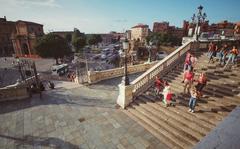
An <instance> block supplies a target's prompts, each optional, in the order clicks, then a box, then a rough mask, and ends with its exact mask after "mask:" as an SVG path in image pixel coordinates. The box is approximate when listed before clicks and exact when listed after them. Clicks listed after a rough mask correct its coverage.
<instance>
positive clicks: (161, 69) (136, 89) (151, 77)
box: [131, 41, 192, 97]
mask: <svg viewBox="0 0 240 149" xmlns="http://www.w3.org/2000/svg"><path fill="white" fill-rule="evenodd" d="M191 46H192V41H188V42H186V43H185V44H184V45H182V46H181V47H179V48H178V49H176V50H175V51H174V52H172V53H171V54H170V55H168V56H167V57H165V58H164V59H163V60H162V61H160V62H159V63H157V64H156V65H155V66H153V67H152V68H151V69H149V70H148V71H146V72H145V73H144V74H142V75H141V76H139V77H138V78H136V79H135V80H133V81H132V82H131V85H133V91H132V92H133V97H135V96H138V95H139V94H141V93H142V92H144V91H145V90H146V89H148V88H149V87H150V86H151V85H152V84H153V82H154V81H155V77H156V76H157V75H160V76H163V75H164V74H165V73H166V72H168V71H169V70H170V69H172V68H173V67H174V66H176V65H177V64H178V63H179V61H180V60H181V58H182V57H183V55H184V54H185V53H186V52H187V51H188V50H190V49H191Z"/></svg>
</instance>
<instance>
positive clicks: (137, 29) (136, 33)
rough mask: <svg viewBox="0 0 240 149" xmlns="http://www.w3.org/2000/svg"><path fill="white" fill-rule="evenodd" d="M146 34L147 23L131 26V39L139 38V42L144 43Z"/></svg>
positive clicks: (147, 29) (147, 33)
mask: <svg viewBox="0 0 240 149" xmlns="http://www.w3.org/2000/svg"><path fill="white" fill-rule="evenodd" d="M148 35H149V27H148V25H144V24H138V25H136V26H134V27H132V28H131V40H140V41H141V42H143V43H145V42H146V37H147V36H148Z"/></svg>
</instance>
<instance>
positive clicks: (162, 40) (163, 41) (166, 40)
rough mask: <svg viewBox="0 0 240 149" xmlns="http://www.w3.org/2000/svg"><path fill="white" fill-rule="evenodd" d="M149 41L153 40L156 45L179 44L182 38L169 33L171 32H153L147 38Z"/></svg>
mask: <svg viewBox="0 0 240 149" xmlns="http://www.w3.org/2000/svg"><path fill="white" fill-rule="evenodd" d="M146 41H147V43H148V44H149V42H150V41H151V42H152V43H153V44H154V45H156V46H158V47H159V46H160V45H179V44H180V43H181V39H178V38H177V37H175V36H173V35H171V34H169V33H152V34H150V35H149V36H148V37H147V38H146Z"/></svg>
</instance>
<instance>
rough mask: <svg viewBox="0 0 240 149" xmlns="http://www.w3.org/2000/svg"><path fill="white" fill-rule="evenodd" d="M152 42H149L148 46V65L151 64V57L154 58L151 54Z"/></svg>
mask: <svg viewBox="0 0 240 149" xmlns="http://www.w3.org/2000/svg"><path fill="white" fill-rule="evenodd" d="M152 44H153V43H152V41H149V44H148V45H147V49H148V63H151V57H152V53H151V48H152Z"/></svg>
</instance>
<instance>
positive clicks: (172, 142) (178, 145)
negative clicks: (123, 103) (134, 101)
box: [127, 106, 187, 149]
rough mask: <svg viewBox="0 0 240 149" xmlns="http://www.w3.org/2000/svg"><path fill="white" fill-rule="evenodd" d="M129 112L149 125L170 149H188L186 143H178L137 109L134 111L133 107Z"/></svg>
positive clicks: (129, 108)
mask: <svg viewBox="0 0 240 149" xmlns="http://www.w3.org/2000/svg"><path fill="white" fill-rule="evenodd" d="M127 110H128V111H129V112H130V113H131V114H132V115H133V116H134V117H136V118H138V121H140V122H142V123H145V124H147V125H148V126H151V127H152V128H153V129H154V130H155V131H156V132H157V133H158V134H159V136H160V137H161V139H162V140H161V141H162V142H163V143H165V144H166V145H167V146H169V147H170V148H182V149H184V148H186V147H187V146H186V145H185V144H184V143H181V142H178V140H176V139H175V137H174V136H173V135H172V134H170V133H169V132H168V131H166V130H165V129H160V127H159V125H157V124H156V123H155V122H153V121H151V120H150V119H149V118H148V117H146V116H144V115H143V114H141V113H140V112H138V111H137V110H136V109H134V108H133V107H132V106H129V107H127Z"/></svg>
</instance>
